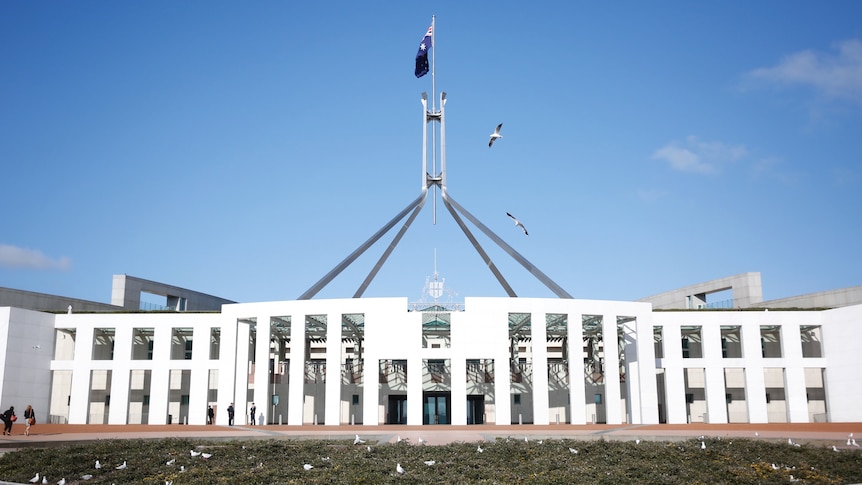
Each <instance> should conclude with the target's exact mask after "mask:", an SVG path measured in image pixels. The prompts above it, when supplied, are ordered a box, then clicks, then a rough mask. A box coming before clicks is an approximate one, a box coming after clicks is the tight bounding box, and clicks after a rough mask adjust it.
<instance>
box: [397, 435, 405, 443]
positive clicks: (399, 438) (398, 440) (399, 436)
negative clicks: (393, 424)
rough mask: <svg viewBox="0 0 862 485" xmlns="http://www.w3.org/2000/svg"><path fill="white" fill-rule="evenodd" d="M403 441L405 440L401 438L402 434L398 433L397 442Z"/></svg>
mask: <svg viewBox="0 0 862 485" xmlns="http://www.w3.org/2000/svg"><path fill="white" fill-rule="evenodd" d="M402 441H404V440H402V439H401V435H398V439H396V440H395V442H396V443H401V442H402Z"/></svg>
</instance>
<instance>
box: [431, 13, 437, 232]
mask: <svg viewBox="0 0 862 485" xmlns="http://www.w3.org/2000/svg"><path fill="white" fill-rule="evenodd" d="M436 23H437V16H436V15H432V16H431V112H432V113H437V72H436V64H437V62H436V60H437V26H436V25H435V24H436ZM431 125H432V126H431V165H432V171H431V175H432V176H433V177H436V176H437V124H436V123H431ZM432 199H433V201H434V202H433V205H434V210H433V211H432V212H433V214H434V217H433V221H432V224H434V225H436V224H437V185H436V184H435V185H434V194H433V197H432Z"/></svg>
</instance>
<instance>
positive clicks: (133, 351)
mask: <svg viewBox="0 0 862 485" xmlns="http://www.w3.org/2000/svg"><path fill="white" fill-rule="evenodd" d="M132 332H133V333H132V344H131V347H130V348H127V351H128V352H130V354H127V355H130V357H131V360H153V347H154V344H155V339H154V336H155V329H154V328H134V329H133V330H132ZM193 333H194V332H193V329H191V328H173V329H172V330H171V350H170V353H171V354H170V358H171V360H191V358H192V350H193V348H194V339H193ZM76 336H77V332H76V330H75V329H68V328H61V329H57V336H56V338H55V346H54V359H55V360H73V359H74V358H75V342H76V340H77V339H76ZM115 337H116V329H115V328H95V329H93V342H92V355H91V358H92V360H114V354H115V352H116V351H118V349H116V338H115ZM209 344H210V345H209V359H210V360H218V358H219V347H220V344H221V328H219V327H212V328H211V329H210V342H209Z"/></svg>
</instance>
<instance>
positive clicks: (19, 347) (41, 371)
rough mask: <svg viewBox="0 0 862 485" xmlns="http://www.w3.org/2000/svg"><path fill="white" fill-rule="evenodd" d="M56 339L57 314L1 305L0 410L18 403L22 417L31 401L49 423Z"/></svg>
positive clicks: (18, 409) (41, 420)
mask: <svg viewBox="0 0 862 485" xmlns="http://www.w3.org/2000/svg"><path fill="white" fill-rule="evenodd" d="M53 339H54V315H52V314H49V313H41V312H35V311H30V310H22V309H20V308H10V307H0V342H3V345H0V363H2V366H0V408H2V409H0V412H2V411H5V410H7V409H9V406H15V414H16V415H17V416H19V419H23V418H22V416H24V409H25V408H26V407H27V405H28V404H29V405H31V406H33V409H34V410H35V411H36V421H37V422H42V423H45V422H48V414H49V411H48V407H49V406H48V402H49V395H50V391H51V371H50V366H51V358H52V346H51V342H53ZM20 422H22V421H19V423H20Z"/></svg>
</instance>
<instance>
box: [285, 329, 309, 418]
mask: <svg viewBox="0 0 862 485" xmlns="http://www.w3.org/2000/svg"><path fill="white" fill-rule="evenodd" d="M307 358H308V357H307V356H306V355H305V314H304V313H301V314H296V313H294V314H292V315H291V316H290V368H289V369H288V374H289V375H290V377H289V378H290V381H289V383H288V396H287V398H288V404H287V424H290V425H295V426H300V425H302V414H303V411H304V406H305V360H306V359H307Z"/></svg>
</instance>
